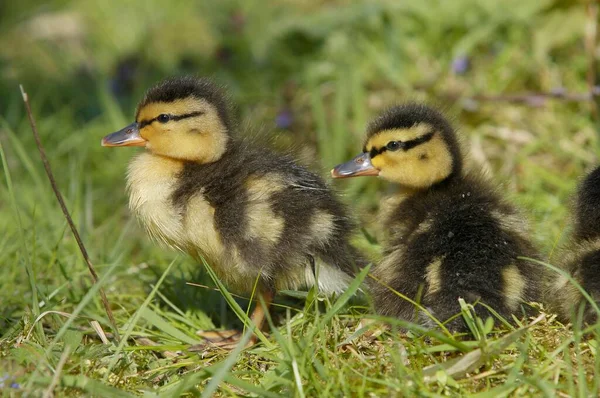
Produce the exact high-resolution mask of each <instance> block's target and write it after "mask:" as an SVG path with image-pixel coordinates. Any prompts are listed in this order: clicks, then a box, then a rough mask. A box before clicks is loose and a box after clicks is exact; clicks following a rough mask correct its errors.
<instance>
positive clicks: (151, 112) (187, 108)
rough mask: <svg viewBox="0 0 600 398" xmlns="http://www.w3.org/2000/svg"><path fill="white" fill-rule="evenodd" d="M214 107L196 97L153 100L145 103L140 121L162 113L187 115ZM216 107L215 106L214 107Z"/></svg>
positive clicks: (137, 119)
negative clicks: (169, 100) (167, 100)
mask: <svg viewBox="0 0 600 398" xmlns="http://www.w3.org/2000/svg"><path fill="white" fill-rule="evenodd" d="M208 107H213V106H212V105H210V104H209V103H208V102H206V101H205V100H203V99H198V98H194V97H188V98H181V99H178V100H175V101H173V102H152V103H150V104H147V105H144V106H143V107H142V108H141V109H140V110H139V111H138V113H137V117H136V121H137V122H138V123H140V122H144V121H150V120H152V119H154V118H155V117H157V116H158V115H160V114H163V113H166V114H170V115H185V114H188V113H192V112H204V111H206V109H207V108H208ZM213 108H214V107H213Z"/></svg>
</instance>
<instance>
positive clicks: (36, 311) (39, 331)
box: [0, 142, 46, 343]
mask: <svg viewBox="0 0 600 398" xmlns="http://www.w3.org/2000/svg"><path fill="white" fill-rule="evenodd" d="M0 157H2V168H3V169H4V178H5V180H6V187H7V189H8V194H9V196H10V202H11V206H12V208H13V212H14V215H15V218H16V219H17V225H18V227H19V238H20V240H21V252H22V254H23V255H22V256H21V258H22V259H23V262H24V263H25V271H26V272H27V277H28V279H29V286H30V288H31V310H32V311H33V315H34V316H35V317H36V318H37V317H38V316H39V315H40V308H39V299H38V291H37V284H36V280H35V274H34V272H33V264H32V263H31V261H30V258H29V250H28V248H27V239H26V237H25V230H24V229H23V221H22V219H21V213H20V212H19V207H18V206H17V199H16V196H15V191H14V187H13V183H12V178H11V176H10V170H9V169H8V162H7V160H6V155H5V153H4V148H3V147H2V142H0ZM35 328H36V336H37V337H38V339H39V340H40V341H41V342H43V343H45V341H46V337H45V335H44V329H43V328H42V325H41V324H36V326H35Z"/></svg>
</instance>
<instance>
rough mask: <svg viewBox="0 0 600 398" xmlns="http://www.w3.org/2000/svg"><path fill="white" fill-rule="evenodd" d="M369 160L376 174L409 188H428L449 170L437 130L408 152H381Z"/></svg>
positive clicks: (450, 158) (444, 150)
mask: <svg viewBox="0 0 600 398" xmlns="http://www.w3.org/2000/svg"><path fill="white" fill-rule="evenodd" d="M371 163H372V164H373V166H375V167H376V168H377V169H379V170H380V173H379V176H380V177H382V178H385V179H387V180H389V181H392V182H396V183H398V184H401V185H404V186H406V187H410V188H419V189H420V188H426V187H429V186H431V185H433V184H435V183H437V182H439V181H442V180H443V179H445V178H446V177H448V176H449V175H450V173H451V172H452V155H451V154H450V151H449V150H448V147H447V146H446V144H445V143H444V141H443V139H442V137H441V135H440V134H439V133H438V134H435V135H434V136H433V138H432V139H431V140H430V141H428V142H426V143H424V144H422V145H419V146H417V147H414V148H412V149H409V150H408V151H403V150H402V149H400V150H398V151H394V152H392V151H385V152H383V153H381V154H379V155H377V156H375V157H374V158H373V159H372V160H371Z"/></svg>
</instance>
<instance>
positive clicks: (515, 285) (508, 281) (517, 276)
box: [502, 264, 526, 311]
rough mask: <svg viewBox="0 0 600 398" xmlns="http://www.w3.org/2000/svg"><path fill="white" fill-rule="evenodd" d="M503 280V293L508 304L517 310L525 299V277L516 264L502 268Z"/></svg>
mask: <svg viewBox="0 0 600 398" xmlns="http://www.w3.org/2000/svg"><path fill="white" fill-rule="evenodd" d="M502 282H503V284H504V289H503V292H502V293H503V294H504V301H505V304H506V306H507V307H508V308H509V309H510V310H511V311H515V310H516V309H517V308H518V306H519V303H520V302H521V301H522V300H523V292H524V291H525V285H526V283H525V278H523V276H522V275H521V273H520V272H519V269H518V268H517V266H516V265H512V264H511V265H509V266H508V267H506V268H505V269H503V270H502Z"/></svg>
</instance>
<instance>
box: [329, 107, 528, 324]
mask: <svg viewBox="0 0 600 398" xmlns="http://www.w3.org/2000/svg"><path fill="white" fill-rule="evenodd" d="M332 176H333V177H334V178H343V177H353V176H379V177H381V178H384V179H386V180H388V181H391V182H393V183H396V184H399V185H400V188H401V189H400V193H399V194H398V195H397V196H396V197H394V198H393V199H392V201H391V203H392V205H391V206H390V208H389V209H388V211H387V212H382V217H383V220H382V222H383V224H384V227H385V230H386V231H387V232H388V234H389V237H388V242H387V245H386V246H384V257H383V259H382V260H381V261H380V263H379V264H377V265H376V266H375V267H374V269H373V271H372V274H373V276H374V278H375V279H376V281H377V283H375V284H374V286H373V296H374V301H375V307H376V310H377V311H378V312H379V313H381V314H383V315H388V316H394V317H399V318H401V319H404V320H409V321H413V322H418V323H421V324H423V325H425V326H433V325H434V322H433V321H432V319H431V317H429V316H428V315H427V314H426V313H425V312H424V311H418V309H417V308H415V306H414V305H413V304H411V302H409V301H407V300H405V299H403V298H401V297H400V296H399V295H397V294H396V293H395V292H394V291H392V290H391V289H393V290H395V291H397V292H399V293H402V294H403V295H405V296H406V297H407V298H409V299H411V300H414V301H416V302H420V304H421V305H422V306H423V307H424V308H426V309H427V310H428V311H429V312H430V313H431V314H432V315H433V316H435V317H436V318H437V319H438V320H439V321H442V322H445V321H448V320H449V319H451V318H453V317H454V318H455V319H453V320H451V321H450V322H448V323H447V324H446V326H447V327H448V328H450V329H451V330H453V331H466V330H467V329H466V324H465V323H464V321H463V320H462V319H461V317H460V316H458V317H455V316H456V315H457V314H459V313H460V305H459V302H458V298H459V297H462V298H463V299H464V300H465V301H467V302H469V303H476V302H481V303H485V304H486V305H488V306H490V307H492V308H493V309H494V310H495V311H497V312H498V313H499V314H500V315H502V316H503V317H504V318H506V319H508V320H510V319H511V315H512V314H518V313H520V309H521V304H523V303H527V302H529V301H535V300H537V299H538V297H539V288H538V285H537V284H536V280H537V279H539V276H540V271H539V269H538V266H537V265H535V264H534V263H533V262H529V261H525V260H521V259H519V258H518V257H521V256H524V257H533V258H535V257H537V253H536V250H535V249H534V247H533V245H532V244H531V242H530V241H529V239H528V236H527V232H526V231H527V228H526V225H525V223H524V221H523V218H522V217H521V215H520V214H519V213H518V212H517V210H516V209H515V208H514V207H513V206H511V205H510V204H509V203H507V202H506V201H505V200H504V199H503V198H502V196H501V195H500V194H499V192H498V191H497V189H495V188H494V187H492V185H491V184H490V183H489V182H487V181H486V180H485V179H484V178H483V177H482V176H481V175H480V173H479V172H476V171H471V172H465V171H464V170H463V155H462V153H461V149H460V146H459V143H458V139H457V136H456V133H455V131H454V129H453V128H452V126H451V125H450V123H449V122H448V121H447V120H446V119H445V118H444V116H443V115H442V114H440V113H439V112H438V111H436V110H435V109H432V108H430V107H427V106H425V105H420V104H407V105H402V106H396V107H393V108H391V109H389V110H388V111H386V112H385V113H383V114H382V115H380V116H379V117H377V118H376V119H375V120H374V121H372V122H371V123H370V125H369V126H368V129H367V138H366V141H365V144H364V148H363V153H361V154H360V155H358V156H357V157H356V158H354V159H353V160H351V161H349V162H347V163H344V164H341V165H338V166H337V167H335V168H334V169H333V170H332ZM475 308H476V311H477V313H478V315H479V316H482V317H483V318H484V319H485V318H486V317H487V316H489V315H490V313H489V311H487V310H486V308H485V307H484V306H481V305H476V307H475Z"/></svg>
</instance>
